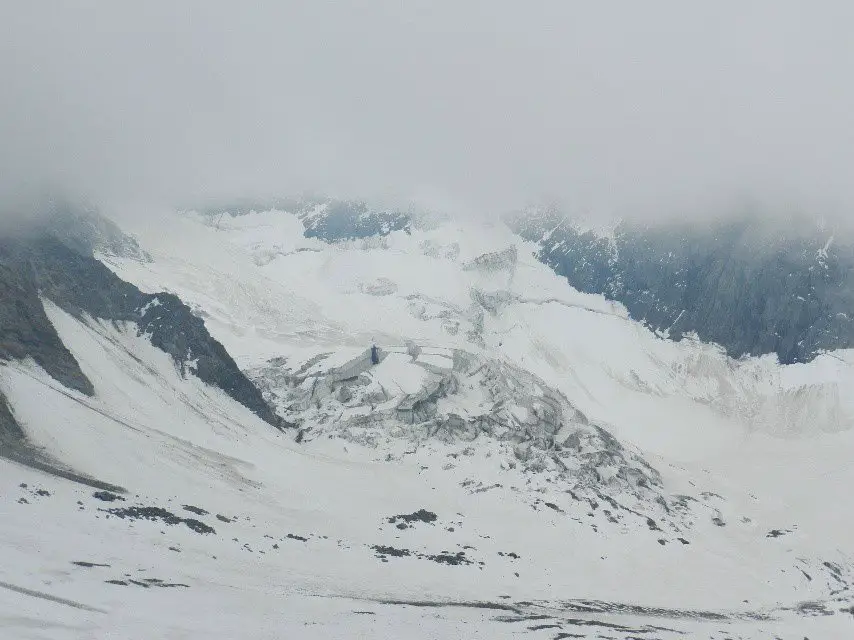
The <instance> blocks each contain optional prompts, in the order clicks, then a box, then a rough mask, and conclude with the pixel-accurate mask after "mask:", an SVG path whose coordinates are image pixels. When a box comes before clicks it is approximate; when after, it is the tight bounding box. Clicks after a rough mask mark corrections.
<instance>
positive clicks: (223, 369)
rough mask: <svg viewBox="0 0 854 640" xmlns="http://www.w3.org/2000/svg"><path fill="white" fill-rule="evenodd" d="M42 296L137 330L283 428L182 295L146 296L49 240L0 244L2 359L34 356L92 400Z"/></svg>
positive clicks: (86, 256)
mask: <svg viewBox="0 0 854 640" xmlns="http://www.w3.org/2000/svg"><path fill="white" fill-rule="evenodd" d="M41 296H43V297H45V298H47V299H49V300H51V301H52V302H53V303H55V304H56V305H58V306H59V307H61V308H62V309H63V310H65V311H66V312H67V313H70V314H71V315H73V316H76V317H84V316H87V315H88V316H91V317H94V318H102V319H104V320H112V321H117V322H132V323H134V324H135V325H136V326H137V331H138V334H139V335H146V336H148V338H149V339H150V340H151V343H152V344H153V345H154V346H155V347H157V348H158V349H161V350H163V351H165V352H166V353H168V354H169V355H170V356H171V357H172V359H173V360H174V362H175V364H176V365H177V366H178V368H179V369H180V371H181V373H182V374H186V373H187V372H189V373H191V374H193V375H195V376H196V377H198V378H200V379H201V380H203V381H204V382H206V383H208V384H210V385H212V386H215V387H218V388H220V389H222V390H223V391H225V393H226V394H228V395H229V396H231V397H232V398H233V399H234V400H236V401H237V402H239V403H240V404H242V405H244V406H245V407H247V408H249V409H250V410H251V411H253V412H254V413H255V414H256V415H258V416H259V417H260V418H261V419H263V420H265V421H266V422H268V423H270V424H272V425H274V426H279V423H280V420H279V418H278V417H277V416H276V415H275V414H274V413H273V411H272V409H271V408H270V407H269V405H268V404H267V403H266V401H265V400H264V399H263V397H262V395H261V392H260V391H259V390H258V389H257V387H255V385H253V384H252V382H250V381H249V379H248V378H247V377H246V376H245V375H244V374H243V372H241V371H240V369H239V368H238V367H237V365H236V364H235V362H234V360H233V359H232V358H231V356H230V355H229V354H228V352H227V351H226V350H225V348H224V347H223V346H222V344H220V343H219V342H218V341H217V340H215V339H214V338H213V337H212V336H211V335H210V333H209V332H208V330H207V328H206V327H205V324H204V321H203V320H202V319H201V318H199V317H197V316H195V315H194V314H193V313H192V310H191V309H190V308H189V307H188V306H187V305H185V304H184V303H183V302H182V301H181V300H180V299H179V298H178V297H177V296H176V295H174V294H171V293H156V294H148V293H143V292H142V291H140V290H139V289H138V288H137V287H135V286H134V285H132V284H130V283H128V282H125V281H124V280H122V279H121V278H119V277H118V276H116V274H115V273H113V272H112V271H111V270H110V269H109V268H107V267H106V266H105V265H104V264H102V263H101V262H100V261H98V260H96V259H95V258H94V257H93V255H92V254H91V252H87V251H86V250H81V249H80V248H79V247H75V248H72V247H69V246H67V245H66V244H64V243H63V242H62V241H60V240H58V239H56V238H54V237H52V236H50V235H39V236H37V237H30V238H20V239H14V240H8V239H6V240H3V241H2V242H0V360H3V359H10V358H14V359H22V358H25V357H27V356H29V357H32V358H33V359H34V360H35V361H36V362H37V363H38V364H39V365H41V366H42V367H43V368H44V369H45V371H47V373H48V374H49V375H50V376H51V377H53V378H54V379H55V380H57V381H58V382H60V383H61V384H63V385H65V386H66V387H68V388H70V389H74V390H76V391H80V392H81V393H84V394H86V395H90V396H91V395H92V394H93V393H94V387H93V386H92V383H91V382H90V381H89V380H88V379H87V378H86V376H85V375H84V374H83V372H82V371H81V370H80V367H79V364H78V363H77V361H76V360H75V359H74V356H73V355H72V354H71V353H70V352H69V351H68V350H67V349H66V348H65V346H64V345H63V344H62V341H61V340H60V338H59V336H58V335H57V334H56V331H55V330H54V328H53V325H52V324H51V323H50V321H49V320H48V318H47V316H46V314H45V312H44V308H43V306H42V303H41Z"/></svg>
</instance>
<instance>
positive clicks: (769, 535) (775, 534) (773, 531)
mask: <svg viewBox="0 0 854 640" xmlns="http://www.w3.org/2000/svg"><path fill="white" fill-rule="evenodd" d="M787 533H792V532H791V531H789V530H788V529H786V530H785V531H781V530H780V529H771V531H769V532H768V533H767V534H765V537H766V538H779V537H780V536H784V535H786V534H787Z"/></svg>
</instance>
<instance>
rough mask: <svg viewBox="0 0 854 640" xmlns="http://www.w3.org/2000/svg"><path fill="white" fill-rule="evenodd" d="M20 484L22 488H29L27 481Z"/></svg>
mask: <svg viewBox="0 0 854 640" xmlns="http://www.w3.org/2000/svg"><path fill="white" fill-rule="evenodd" d="M18 486H19V487H20V488H21V489H26V488H27V483H26V482H22V483H21V484H19V485H18Z"/></svg>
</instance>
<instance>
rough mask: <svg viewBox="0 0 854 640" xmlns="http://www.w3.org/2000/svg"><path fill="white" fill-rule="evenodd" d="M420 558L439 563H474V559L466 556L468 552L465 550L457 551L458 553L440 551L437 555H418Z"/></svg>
mask: <svg viewBox="0 0 854 640" xmlns="http://www.w3.org/2000/svg"><path fill="white" fill-rule="evenodd" d="M418 557H419V558H424V559H426V560H432V561H433V562H438V563H439V564H450V565H461V564H472V561H471V560H469V559H468V558H466V554H465V552H464V551H457V552H456V553H448V552H446V551H443V552H442V553H438V554H436V555H420V554H419V555H418Z"/></svg>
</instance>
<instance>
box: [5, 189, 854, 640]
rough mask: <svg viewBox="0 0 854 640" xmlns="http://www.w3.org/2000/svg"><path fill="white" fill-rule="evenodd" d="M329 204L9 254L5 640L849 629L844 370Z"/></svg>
mask: <svg viewBox="0 0 854 640" xmlns="http://www.w3.org/2000/svg"><path fill="white" fill-rule="evenodd" d="M267 204H268V205H269V203H267ZM335 206H337V205H333V204H332V203H331V202H330V201H326V202H321V203H314V204H313V205H311V206H308V205H307V204H306V203H305V202H303V201H300V202H297V203H296V204H294V203H293V202H288V201H277V202H275V203H272V205H271V206H269V207H268V206H260V205H259V206H255V205H246V206H243V205H241V206H240V207H239V210H238V209H234V211H231V209H228V208H226V209H218V210H216V211H204V212H185V213H183V214H181V215H176V214H173V213H169V212H167V213H163V214H151V215H149V216H146V217H144V218H142V217H135V218H129V219H127V220H123V221H122V222H121V223H120V226H121V229H122V230H121V232H120V233H121V236H116V235H115V234H114V233H113V232H112V231H111V234H112V235H111V237H112V238H113V240H114V241H113V242H104V241H102V240H100V238H102V236H103V234H102V233H93V234H90V235H89V236H88V237H89V238H90V240H89V242H88V243H87V244H86V246H85V247H84V248H81V247H80V246H77V245H74V243H69V242H66V241H63V240H62V237H61V234H59V233H57V232H56V231H55V230H48V231H40V232H39V233H38V234H36V237H28V238H26V239H15V240H14V241H12V240H6V241H4V244H3V245H2V251H0V287H2V293H3V296H2V299H0V321H2V322H0V392H2V394H3V397H4V398H5V400H4V402H0V447H2V450H1V451H2V453H3V457H4V458H5V459H0V477H2V478H3V484H2V486H3V487H4V488H5V490H4V491H3V492H2V496H0V530H2V540H3V543H2V546H0V553H2V558H3V562H2V563H0V627H2V628H4V629H8V630H9V632H10V633H11V634H12V635H11V636H10V637H35V638H42V637H43V638H85V637H111V638H113V637H115V638H137V637H148V636H157V637H187V638H195V637H205V638H240V637H246V638H279V637H300V638H351V637H412V638H420V637H425V638H428V637H430V638H432V637H489V638H502V637H530V638H548V639H557V638H569V637H590V638H600V637H608V638H637V637H644V638H661V639H664V638H680V637H703V638H732V637H741V638H768V637H779V638H798V639H799V640H800V639H801V638H803V637H805V636H806V637H811V638H820V637H827V638H843V637H848V636H849V635H850V634H851V632H852V631H854V615H852V611H854V609H852V607H854V594H852V585H854V558H852V555H851V547H850V541H849V538H850V536H849V534H848V531H849V530H850V526H851V524H852V517H851V514H850V513H849V512H848V510H846V509H845V508H844V501H843V500H842V499H841V496H844V495H845V494H844V493H843V491H844V490H845V489H847V487H848V486H850V484H851V481H852V480H854V467H852V466H851V463H850V460H851V452H852V450H854V432H852V427H854V399H852V398H851V396H850V394H848V393H846V391H847V390H850V389H851V388H852V383H854V351H850V350H842V349H837V350H834V351H829V352H827V353H820V354H812V356H814V357H811V358H810V361H809V362H802V363H797V364H783V365H781V364H780V363H779V361H778V359H777V357H776V356H775V355H764V356H762V357H745V358H739V359H733V358H732V357H730V356H729V355H727V353H726V351H725V350H724V349H723V348H721V347H719V346H717V345H715V344H710V343H707V342H703V341H701V340H700V339H698V338H697V337H696V336H692V335H691V334H690V333H689V331H688V329H687V328H686V330H685V332H684V338H683V339H682V340H680V341H678V342H676V341H672V340H669V339H666V338H664V337H662V336H661V335H659V334H657V333H655V332H653V331H651V330H650V329H649V328H647V327H646V326H645V325H644V324H642V323H640V322H638V321H636V320H634V319H633V317H636V316H635V313H634V311H632V308H631V305H629V308H628V309H627V307H624V306H623V305H622V304H620V302H616V301H612V300H608V299H606V298H605V297H603V296H602V295H598V293H589V292H588V293H585V292H582V291H580V290H577V289H574V288H572V287H571V286H570V285H569V284H568V283H567V281H566V279H565V278H564V277H561V276H560V275H558V274H556V273H555V272H554V271H553V270H552V268H551V267H552V266H553V265H550V264H544V263H543V262H542V261H541V260H540V258H542V257H543V256H542V253H538V252H540V251H541V250H542V248H543V245H542V242H541V243H540V244H539V245H538V244H535V243H533V242H531V237H523V235H525V236H529V234H523V235H518V234H517V233H516V232H514V231H513V230H512V229H511V228H510V227H508V226H506V225H504V224H502V223H497V222H496V223H485V222H474V221H466V220H463V221H457V220H450V219H442V220H439V219H434V220H425V219H423V218H421V217H418V216H410V215H408V214H406V215H404V214H400V215H399V216H398V214H396V213H394V212H389V213H388V217H383V216H374V215H373V214H372V213H371V211H370V210H368V209H363V208H360V207H349V208H347V207H345V210H346V212H347V213H345V214H344V216H343V220H345V221H349V222H340V220H341V219H342V218H341V217H340V215H339V214H340V211H339V210H338V209H335V208H334V207H335ZM336 212H337V213H336ZM396 216H397V217H396ZM84 217H89V216H84ZM93 225H94V226H93ZM71 228H75V225H71ZM86 228H90V229H91V228H95V229H104V228H107V226H106V223H103V224H101V223H98V224H94V223H93V224H89V225H88V226H87V227H86ZM117 228H118V227H115V226H114V225H112V223H110V225H109V229H111V230H114V229H117ZM54 229H55V228H54ZM119 237H121V238H127V240H121V241H117V240H116V238H119ZM541 239H542V238H539V239H538V240H541ZM117 242H118V244H117ZM117 246H118V247H136V249H128V250H122V249H116V247H117ZM630 312H631V313H630ZM697 333H698V334H699V333H700V332H699V331H697ZM700 337H704V338H705V337H706V336H702V334H700ZM719 342H720V341H719ZM374 344H375V345H377V347H378V348H379V349H378V356H379V358H378V360H379V362H378V363H376V364H375V363H373V362H372V360H371V353H370V347H371V346H372V345H374ZM721 344H725V343H723V342H721ZM840 503H842V504H840Z"/></svg>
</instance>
